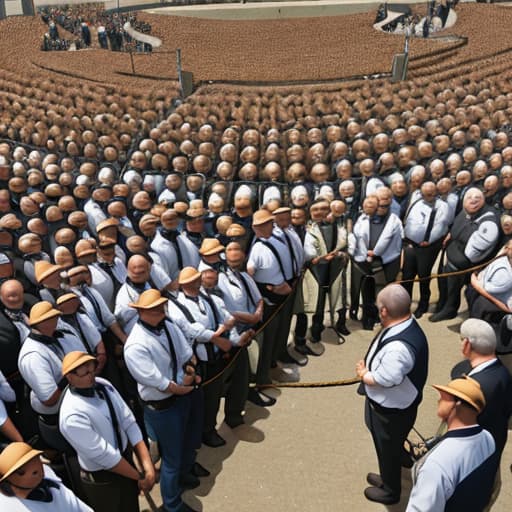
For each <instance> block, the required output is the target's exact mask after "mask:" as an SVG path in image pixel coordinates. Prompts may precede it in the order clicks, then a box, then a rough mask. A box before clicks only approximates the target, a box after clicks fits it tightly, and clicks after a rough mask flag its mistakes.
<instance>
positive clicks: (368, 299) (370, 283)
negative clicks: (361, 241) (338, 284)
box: [350, 257, 400, 322]
mask: <svg viewBox="0 0 512 512" xmlns="http://www.w3.org/2000/svg"><path fill="white" fill-rule="evenodd" d="M379 267H380V265H379V260H373V261H372V262H368V261H362V262H357V263H356V262H354V261H353V262H352V275H353V277H354V279H355V286H356V287H358V292H357V294H358V304H359V290H360V291H361V295H362V299H363V319H364V318H365V317H371V319H372V320H374V321H375V322H376V321H377V320H378V312H377V308H376V307H375V298H376V285H375V270H376V268H379ZM399 270H400V258H399V257H398V258H396V259H394V260H392V261H390V262H388V263H382V272H384V280H385V282H386V284H389V283H392V282H393V281H394V280H395V279H396V276H397V274H398V271H399ZM350 309H352V310H354V305H353V304H351V306H350ZM356 311H357V308H356Z"/></svg>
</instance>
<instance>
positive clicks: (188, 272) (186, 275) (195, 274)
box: [178, 267, 201, 284]
mask: <svg viewBox="0 0 512 512" xmlns="http://www.w3.org/2000/svg"><path fill="white" fill-rule="evenodd" d="M200 277H201V272H199V271H198V270H197V269H195V268H194V267H185V268H184V269H183V270H182V271H181V272H180V275H179V277H178V283H179V284H188V283H192V282H194V281H195V280H196V279H199V278H200Z"/></svg>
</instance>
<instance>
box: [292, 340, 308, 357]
mask: <svg viewBox="0 0 512 512" xmlns="http://www.w3.org/2000/svg"><path fill="white" fill-rule="evenodd" d="M294 348H295V352H298V353H299V354H302V355H303V356H308V355H309V350H308V348H307V347H306V343H301V344H300V345H295V347H294Z"/></svg>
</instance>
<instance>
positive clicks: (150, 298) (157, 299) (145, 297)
mask: <svg viewBox="0 0 512 512" xmlns="http://www.w3.org/2000/svg"><path fill="white" fill-rule="evenodd" d="M167 300H168V299H166V298H165V297H162V294H161V293H160V292H159V291H158V290H155V289H153V288H151V289H150V290H146V291H145V292H142V293H141V294H140V297H139V300H137V302H130V303H129V304H128V306H130V307H132V308H136V309H153V308H156V307H157V306H160V305H161V304H165V303H166V302H167Z"/></svg>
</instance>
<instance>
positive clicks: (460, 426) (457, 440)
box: [407, 377, 497, 512]
mask: <svg viewBox="0 0 512 512" xmlns="http://www.w3.org/2000/svg"><path fill="white" fill-rule="evenodd" d="M434 388H435V389H437V390H438V391H439V394H440V397H439V402H438V406H437V415H438V416H439V417H440V418H441V419H442V420H443V421H446V423H447V425H448V432H447V433H446V434H445V435H444V436H443V438H442V439H441V441H440V442H439V443H438V444H437V445H436V446H435V447H434V448H433V449H432V450H430V451H429V452H427V454H426V455H425V456H424V457H423V458H422V459H420V460H419V461H418V462H417V464H416V465H415V466H414V469H413V482H414V487H413V489H412V492H411V496H410V498H409V503H408V504H407V512H438V511H441V510H444V511H446V512H459V511H461V510H475V511H476V510H484V508H485V506H486V505H487V503H488V501H489V496H490V495H491V488H492V485H493V480H494V474H495V473H496V463H497V462H496V455H495V446H494V441H493V438H492V435H491V434H490V433H489V432H487V430H484V429H483V428H482V427H481V426H480V425H478V424H477V416H478V415H479V414H481V413H482V411H484V407H485V397H484V395H483V393H482V390H481V389H480V386H479V384H478V382H477V381H476V380H474V379H472V378H470V377H466V378H461V379H455V380H452V381H451V382H450V383H449V384H448V385H447V386H437V385H435V386H434Z"/></svg>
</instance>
